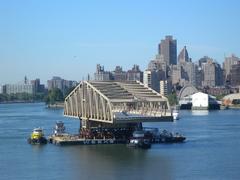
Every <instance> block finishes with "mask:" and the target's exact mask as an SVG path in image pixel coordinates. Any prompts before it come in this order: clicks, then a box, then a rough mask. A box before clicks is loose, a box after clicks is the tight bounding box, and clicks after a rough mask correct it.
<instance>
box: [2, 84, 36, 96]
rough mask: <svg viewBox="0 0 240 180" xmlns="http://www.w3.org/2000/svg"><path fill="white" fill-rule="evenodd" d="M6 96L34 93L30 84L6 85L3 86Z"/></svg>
mask: <svg viewBox="0 0 240 180" xmlns="http://www.w3.org/2000/svg"><path fill="white" fill-rule="evenodd" d="M5 93H6V94H17V93H28V94H33V93H34V87H33V85H32V84H6V85H5Z"/></svg>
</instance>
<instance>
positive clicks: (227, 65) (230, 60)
mask: <svg viewBox="0 0 240 180" xmlns="http://www.w3.org/2000/svg"><path fill="white" fill-rule="evenodd" d="M238 62H240V58H239V57H237V56H235V55H234V54H232V55H231V56H230V57H225V60H224V62H223V70H224V81H225V82H226V81H230V77H229V75H230V73H231V70H232V66H233V65H236V64H238Z"/></svg>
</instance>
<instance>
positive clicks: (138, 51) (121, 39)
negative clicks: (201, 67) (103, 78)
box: [0, 1, 240, 84]
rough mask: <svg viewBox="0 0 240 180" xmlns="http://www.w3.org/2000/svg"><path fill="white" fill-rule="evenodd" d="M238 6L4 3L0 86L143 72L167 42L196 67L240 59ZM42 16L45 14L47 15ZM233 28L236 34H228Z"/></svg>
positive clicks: (234, 3) (0, 19) (0, 17)
mask: <svg viewBox="0 0 240 180" xmlns="http://www.w3.org/2000/svg"><path fill="white" fill-rule="evenodd" d="M239 5H240V3H239V2H238V1H221V2H217V1H212V2H208V1H201V2H194V1H181V2H177V1H169V2H163V1H148V2H139V1H131V2H128V1H121V2H115V3H113V2H109V1H108V2H107V1H106V2H97V1H92V2H82V3H80V2H77V1H72V2H71V3H63V2H58V1H51V2H48V1H41V3H40V2H31V1H29V2H26V3H22V2H18V1H13V2H12V1H11V2H1V6H0V10H1V11H0V22H1V27H2V28H1V29H0V39H1V42H0V62H1V67H2V68H1V71H0V77H1V78H0V84H5V83H17V82H19V81H21V80H22V79H23V77H24V76H25V75H26V76H27V77H28V78H29V79H35V78H40V79H41V82H42V83H44V84H46V82H47V80H48V79H51V78H52V76H60V77H63V78H65V79H69V80H77V81H79V80H82V78H83V77H85V79H86V78H87V75H88V74H91V75H92V74H93V73H94V71H95V66H96V64H102V65H104V66H105V68H106V69H107V70H108V69H109V70H110V69H114V67H115V66H117V65H120V66H122V67H123V69H125V70H127V69H130V68H131V67H132V65H133V64H138V65H139V66H140V69H141V70H142V71H143V70H145V69H146V68H147V64H148V62H149V61H150V60H151V59H152V58H154V56H155V54H156V52H157V48H158V47H157V45H158V44H159V43H160V41H161V39H163V38H164V37H165V36H166V35H172V36H173V37H174V38H175V39H176V40H177V42H178V46H177V55H178V54H179V52H180V50H181V49H182V48H183V47H184V46H187V49H188V53H189V57H191V58H192V61H193V62H196V61H197V60H198V59H200V58H201V57H203V56H205V55H207V56H209V57H211V58H213V59H216V60H217V62H219V63H220V64H221V65H222V63H223V61H224V55H226V56H230V55H231V54H232V53H234V54H235V55H236V56H239V55H240V51H239V45H238V42H239V40H240V39H239V37H238V36H237V35H238V32H239V30H240V22H239V21H237V17H238V16H239V14H240V13H239V11H238V7H239ZM43 12H44V13H43ZM229 27H231V28H229Z"/></svg>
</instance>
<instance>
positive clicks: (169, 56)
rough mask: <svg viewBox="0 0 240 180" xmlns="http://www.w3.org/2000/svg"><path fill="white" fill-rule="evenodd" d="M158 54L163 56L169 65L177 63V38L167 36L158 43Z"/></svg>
mask: <svg viewBox="0 0 240 180" xmlns="http://www.w3.org/2000/svg"><path fill="white" fill-rule="evenodd" d="M158 54H159V55H162V56H163V58H164V61H165V62H166V64H167V65H172V64H177V40H176V39H173V37H172V36H166V37H165V39H163V40H161V43H160V44H159V45H158Z"/></svg>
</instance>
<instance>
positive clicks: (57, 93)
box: [45, 88, 63, 104]
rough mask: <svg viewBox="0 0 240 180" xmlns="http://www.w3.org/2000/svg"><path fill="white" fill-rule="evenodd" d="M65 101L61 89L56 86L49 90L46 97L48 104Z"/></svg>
mask: <svg viewBox="0 0 240 180" xmlns="http://www.w3.org/2000/svg"><path fill="white" fill-rule="evenodd" d="M62 101H63V93H62V91H61V90H60V89H58V88H54V89H51V90H49V91H48V95H47V96H46V98H45V102H46V104H55V103H56V102H62Z"/></svg>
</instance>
